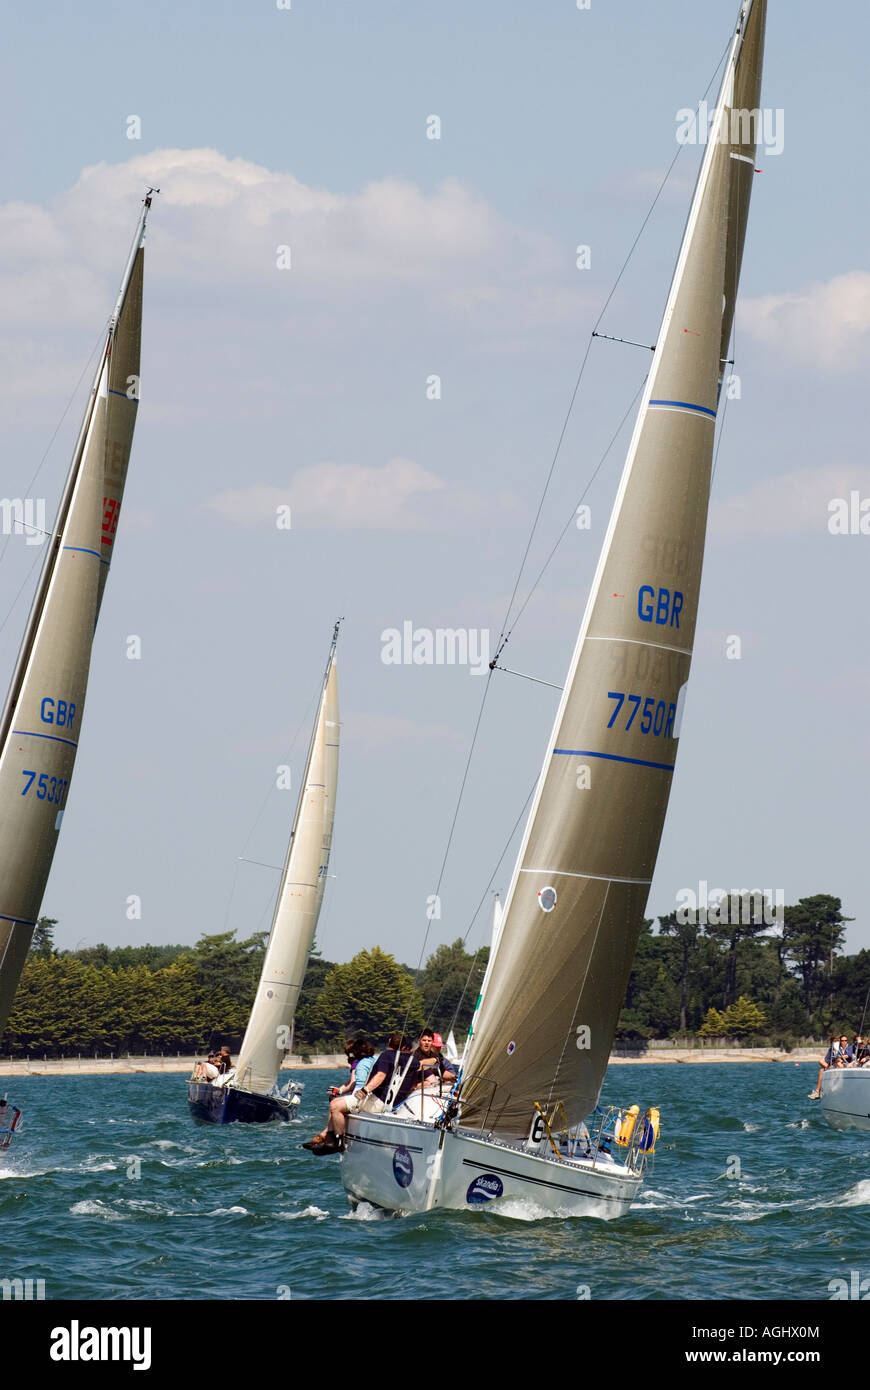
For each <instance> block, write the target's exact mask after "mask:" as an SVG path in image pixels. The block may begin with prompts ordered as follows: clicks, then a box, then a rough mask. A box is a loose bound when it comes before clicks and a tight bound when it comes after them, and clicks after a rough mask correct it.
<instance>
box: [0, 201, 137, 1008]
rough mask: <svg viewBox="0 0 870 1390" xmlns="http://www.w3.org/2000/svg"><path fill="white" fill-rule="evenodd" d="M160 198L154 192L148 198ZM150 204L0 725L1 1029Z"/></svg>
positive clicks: (36, 853) (98, 534) (62, 736)
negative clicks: (153, 194)
mask: <svg viewBox="0 0 870 1390" xmlns="http://www.w3.org/2000/svg"><path fill="white" fill-rule="evenodd" d="M151 192H153V190H151ZM151 192H149V195H148V196H147V197H146V199H145V202H144V206H143V209H142V213H141V215H140V218H139V223H138V226H137V228H136V235H135V237H134V239H133V246H132V249H131V252H130V257H129V259H128V262H127V266H126V268H125V271H124V275H123V278H122V281H121V289H120V292H119V294H118V298H117V301H116V303H115V309H114V312H113V314H112V318H111V320H110V323H109V327H108V330H107V336H106V341H105V346H104V348H103V350H102V352H101V356H100V362H99V365H98V368H97V374H96V378H95V380H94V384H93V387H92V389H91V394H90V397H89V398H88V404H87V409H86V411H85V417H84V421H83V423H82V427H81V430H80V432H79V437H78V441H77V444H76V448H75V451H74V453H73V459H72V465H71V467H70V471H69V474H68V476H67V480H66V485H65V488H64V492H63V496H62V498H61V503H60V507H59V510H58V515H57V520H56V522H55V525H54V528H53V531H52V534H51V536H50V537H49V538H48V541H47V542H46V544H47V553H46V556H45V559H44V562H43V567H42V571H41V573H40V578H39V583H38V585H37V590H36V596H35V598H34V601H33V605H32V607H31V611H30V616H29V619H28V624H27V629H26V631H25V635H24V640H23V642H22V645H21V650H20V652H19V655H18V661H17V664H16V667H15V671H14V673H13V676H12V681H11V683H10V687H9V693H8V695H7V698H6V704H5V706H4V709H3V714H2V718H0V1031H2V1029H3V1027H4V1026H5V1024H6V1019H7V1017H8V1015H9V1009H10V1006H11V1003H12V998H13V996H14V994H15V989H16V986H17V984H18V980H19V977H20V975H21V970H22V967H23V965H24V961H25V958H26V956H27V951H28V948H29V946H30V940H31V937H32V935H33V928H34V926H35V924H36V920H37V918H38V916H39V910H40V906H41V904H42V896H43V892H44V890H45V884H46V880H47V879H48V875H49V871H50V869H51V863H52V859H53V857H54V851H55V846H56V844H57V836H58V831H59V829H60V823H61V819H62V817H63V813H64V807H65V805H66V800H67V794H68V791H69V784H70V778H71V777H72V771H73V764H74V763H75V757H76V750H77V748H78V744H79V737H80V730H81V724H82V715H83V712H84V703H85V693H86V691H87V684H88V672H89V669H90V661H91V645H92V643H93V638H94V629H95V628H96V624H97V618H98V617H99V612H100V603H101V601H102V597H103V590H104V588H105V585H106V578H107V576H108V573H109V566H110V564H111V560H112V553H113V551H114V542H115V534H116V528H117V525H118V515H119V513H120V509H121V500H122V497H123V494H124V483H125V481H126V477H127V465H128V463H129V459H130V448H131V445H132V441H133V427H134V424H135V421H136V411H137V407H138V402H139V347H140V339H141V332H142V273H143V261H144V250H143V247H142V242H143V237H144V233H145V220H146V217H147V215H148V209H149V207H150V205H151Z"/></svg>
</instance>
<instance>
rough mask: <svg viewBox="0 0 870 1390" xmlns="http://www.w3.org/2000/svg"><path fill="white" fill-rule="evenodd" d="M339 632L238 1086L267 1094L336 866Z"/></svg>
mask: <svg viewBox="0 0 870 1390" xmlns="http://www.w3.org/2000/svg"><path fill="white" fill-rule="evenodd" d="M337 636H338V624H337V623H336V626H335V632H334V633H333V637H332V646H331V648H330V652H329V660H328V662H327V664H326V673H325V675H324V678H323V690H322V693H321V697H320V705H319V708H318V712H317V720H316V723H315V725H314V733H313V735H312V739H311V746H310V748H309V750H308V762H307V764H306V767H305V775H304V778H303V781H302V790H301V792H300V795H299V802H298V805H297V808H296V818H295V820H294V822H293V830H292V833H291V835H290V845H289V847H288V850H287V857H286V859H285V862H284V872H283V874H282V877H281V886H280V889H279V891H278V902H277V904H276V907H275V916H274V918H273V921H272V930H271V932H270V934H269V944H268V946H267V947H266V958H265V960H264V962H263V971H262V974H261V975H260V983H259V984H258V986H257V994H256V998H255V999H254V1007H253V1009H252V1010H251V1017H250V1019H249V1020H248V1027H247V1029H246V1031H245V1036H244V1038H243V1040H242V1046H241V1050H240V1052H239V1058H238V1062H237V1064H236V1076H235V1084H236V1086H239V1087H241V1088H243V1089H245V1090H248V1091H256V1092H257V1093H258V1094H260V1095H268V1093H269V1092H270V1091H271V1090H272V1088H273V1087H274V1085H275V1082H276V1081H277V1079H278V1072H279V1070H280V1067H281V1062H282V1059H283V1057H284V1053H285V1051H286V1050H287V1047H288V1045H289V1040H290V1033H291V1028H292V1025H293V1018H294V1015H295V1013H296V1001H297V1000H298V998H299V991H300V989H301V988H302V981H303V980H304V978H305V968H306V966H307V964H308V956H309V953H310V951H311V943H312V941H313V940H314V933H315V930H316V929H317V919H318V917H319V915H320V905H321V903H322V901H323V891H324V889H325V887H326V876H327V871H328V868H329V851H330V848H331V845H332V824H333V820H334V819H335V795H336V789H337V786H338V741H339V724H338V675H337V670H336V656H335V647H336V641H337Z"/></svg>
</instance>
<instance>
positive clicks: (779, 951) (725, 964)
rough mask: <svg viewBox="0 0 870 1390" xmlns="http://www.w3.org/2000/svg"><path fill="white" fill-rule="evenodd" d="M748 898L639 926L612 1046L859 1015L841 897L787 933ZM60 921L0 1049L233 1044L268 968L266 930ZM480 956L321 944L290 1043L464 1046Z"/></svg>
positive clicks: (762, 1031) (36, 951)
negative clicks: (341, 954) (176, 933)
mask: <svg viewBox="0 0 870 1390" xmlns="http://www.w3.org/2000/svg"><path fill="white" fill-rule="evenodd" d="M763 908H764V910H762V908H761V907H760V906H759V904H757V903H755V904H753V905H750V910H749V911H748V912H747V911H739V912H732V913H731V914H730V916H731V919H732V920H731V921H728V922H719V921H714V920H712V919H713V918H714V917H715V916H716V914H712V913H711V914H710V917H711V920H709V921H707V922H702V923H699V922H697V921H685V920H682V919H683V918H684V917H685V916H686V915H687V914H681V913H677V912H673V913H670V914H668V915H665V916H662V917H659V918H658V919H657V920H649V921H647V922H645V923H644V927H643V930H642V932H641V936H640V940H639V942H638V949H637V952H636V955H635V959H634V964H633V967H632V971H631V975H630V977H629V981H628V988H627V990H626V995H625V1002H624V1005H623V1009H622V1012H621V1015H620V1019H619V1024H618V1027H617V1041H618V1042H621V1043H623V1044H626V1045H632V1046H638V1045H643V1043H644V1042H645V1041H646V1040H647V1039H650V1038H669V1037H670V1038H673V1037H678V1036H691V1035H697V1036H701V1037H725V1038H732V1037H734V1038H746V1039H749V1040H751V1041H756V1042H760V1041H762V1040H763V1041H771V1042H775V1043H778V1044H781V1045H784V1046H791V1045H793V1044H794V1043H796V1042H798V1041H800V1040H802V1039H805V1038H818V1037H822V1036H826V1035H827V1034H829V1033H830V1032H831V1031H832V1030H833V1029H835V1028H836V1029H838V1030H839V1029H840V1028H843V1027H845V1028H855V1027H857V1026H858V1025H859V1023H860V1021H861V1019H862V1016H863V1011H864V1007H865V1003H866V1000H867V996H868V992H870V951H859V952H858V953H857V955H853V956H845V955H844V954H843V942H844V939H845V929H846V924H847V922H848V921H850V920H851V919H850V918H847V917H844V916H843V913H842V907H841V903H840V899H839V898H835V897H831V896H828V895H826V894H819V895H816V896H814V897H809V898H802V899H800V901H799V902H798V903H796V904H794V905H793V906H790V907H785V908H784V911H783V914H782V925H781V928H780V927H777V928H775V929H774V928H772V927H771V926H770V914H769V912H768V911H767V910H766V909H768V908H769V905H768V904H764V905H763ZM55 925H56V923H55V922H53V921H52V920H50V919H47V918H43V919H42V920H41V921H40V923H39V926H38V927H37V930H36V932H35V934H34V939H33V945H32V948H31V951H30V955H29V958H28V960H27V963H26V965H25V967H24V972H23V974H22V978H21V983H20V985H19V989H18V993H17V995H16V997H15V1004H14V1006H13V1010H12V1013H11V1015H10V1018H9V1023H8V1026H7V1029H6V1033H5V1035H4V1038H3V1043H2V1051H3V1053H4V1054H6V1055H8V1054H11V1055H12V1056H24V1055H27V1054H28V1053H34V1054H37V1055H41V1054H43V1053H46V1054H50V1055H55V1056H57V1055H76V1054H77V1053H79V1052H81V1053H87V1054H90V1053H93V1052H97V1053H104V1054H105V1053H109V1052H114V1053H126V1052H130V1053H133V1054H136V1053H154V1052H158V1053H159V1052H174V1051H182V1052H189V1051H201V1050H205V1049H207V1048H211V1047H213V1046H217V1045H218V1044H220V1043H227V1044H228V1045H229V1046H230V1047H231V1048H232V1049H237V1048H238V1046H239V1043H240V1042H241V1038H242V1035H243V1033H244V1030H245V1025H246V1023H247V1019H248V1014H249V1012H250V1008H251V1004H252V1002H253V998H254V992H255V989H256V985H257V981H258V979H259V976H260V970H261V968H262V964H263V957H264V952H265V945H266V938H267V934H266V933H265V932H263V933H258V934H257V935H255V936H251V937H248V938H246V939H244V940H237V939H236V935H235V933H234V932H221V933H217V934H214V935H203V936H202V937H200V939H199V941H197V943H196V945H194V946H187V945H173V946H152V945H146V946H115V947H109V946H106V945H98V946H91V947H85V948H83V949H82V950H77V951H58V950H56V949H55V947H54V940H53V935H54V927H55ZM488 956H489V952H488V950H487V949H486V948H484V949H481V950H480V951H478V952H477V953H476V954H472V953H471V952H469V951H467V950H466V949H465V945H464V943H463V942H462V941H461V940H457V941H454V942H453V943H452V945H443V946H439V947H438V948H437V950H436V951H434V952H433V954H432V955H431V956H430V957H429V958H428V960H427V961H426V963H425V965H424V966H423V968H422V969H420V970H415V969H413V968H411V967H410V966H407V965H402V964H401V963H400V962H398V961H396V960H395V958H394V957H393V956H391V955H390V954H389V953H387V952H386V951H383V950H382V949H381V948H380V947H379V946H374V947H371V948H370V949H367V950H364V951H360V952H358V954H357V955H355V956H354V957H353V959H352V960H350V961H347V962H344V963H339V962H334V961H327V960H324V959H323V958H322V957H321V956H320V955H319V953H318V952H317V951H316V950H315V951H314V953H313V954H312V956H311V959H310V961H309V964H308V971H307V974H306V977H305V982H304V985H303V988H302V992H301V994H300V997H299V1004H298V1007H297V1011H296V1025H295V1049H296V1051H302V1052H311V1051H321V1052H330V1051H334V1050H335V1049H336V1048H340V1047H341V1046H342V1045H343V1042H344V1039H345V1036H346V1034H347V1032H356V1031H358V1030H361V1031H362V1032H364V1033H366V1034H368V1035H370V1036H371V1037H372V1038H373V1039H374V1040H375V1041H380V1040H382V1039H383V1038H385V1037H386V1035H387V1034H388V1033H389V1032H390V1031H392V1029H394V1028H401V1027H403V1026H404V1027H405V1028H406V1029H408V1030H409V1031H414V1030H416V1029H418V1028H420V1027H422V1026H423V1024H424V1023H429V1024H431V1025H432V1026H434V1027H435V1028H437V1029H438V1030H439V1031H440V1032H442V1033H443V1034H444V1035H445V1036H446V1035H447V1033H448V1032H449V1031H450V1029H451V1028H452V1029H453V1030H454V1032H455V1034H456V1036H457V1038H458V1039H460V1041H461V1040H462V1039H463V1038H464V1036H465V1034H466V1032H467V1030H468V1026H469V1023H470V1020H471V1015H472V1012H473V1009H474V1005H475V1003H476V1000H477V996H478V993H479V991H480V985H481V982H482V980H483V975H484V972H485V969H486V963H487V960H488Z"/></svg>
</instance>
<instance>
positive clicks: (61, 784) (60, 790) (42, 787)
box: [21, 768, 69, 806]
mask: <svg viewBox="0 0 870 1390" xmlns="http://www.w3.org/2000/svg"><path fill="white" fill-rule="evenodd" d="M21 776H22V777H27V778H28V781H27V783H26V785H25V786H24V787H23V788H22V791H21V795H22V796H26V795H27V793H28V792H29V791H30V788H31V787H32V786H33V783H34V781H36V795H37V796H38V798H39V800H40V801H53V802H54V803H55V805H57V806H59V805H60V803H61V800H62V798H63V794H64V792H65V791H66V789H67V787H68V786H69V778H68V777H49V775H48V773H47V772H40V774H39V777H38V778H37V776H36V773H35V772H28V771H27V769H26V768H22V771H21Z"/></svg>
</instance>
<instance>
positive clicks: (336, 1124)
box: [302, 1038, 375, 1156]
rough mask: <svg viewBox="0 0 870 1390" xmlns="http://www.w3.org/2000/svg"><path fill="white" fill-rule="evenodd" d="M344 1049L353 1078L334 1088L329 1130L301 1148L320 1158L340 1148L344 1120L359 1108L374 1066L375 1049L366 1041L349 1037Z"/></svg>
mask: <svg viewBox="0 0 870 1390" xmlns="http://www.w3.org/2000/svg"><path fill="white" fill-rule="evenodd" d="M345 1047H346V1056H347V1061H348V1065H349V1067H350V1077H349V1079H348V1080H347V1081H346V1082H345V1083H344V1085H343V1086H339V1087H338V1088H337V1089H336V1088H333V1091H332V1093H331V1094H332V1099H331V1100H330V1102H329V1118H328V1119H327V1122H326V1128H325V1129H322V1130H321V1131H320V1133H319V1134H315V1136H314V1138H313V1139H310V1140H309V1141H308V1143H307V1144H303V1145H302V1147H303V1149H310V1151H311V1152H312V1153H315V1154H317V1155H318V1156H320V1155H322V1154H327V1153H337V1152H338V1151H339V1149H340V1148H341V1142H342V1139H343V1137H344V1131H345V1128H346V1125H347V1121H346V1119H345V1117H346V1116H347V1115H349V1114H352V1113H353V1111H354V1110H356V1109H357V1107H358V1106H359V1100H358V1098H357V1095H356V1092H357V1091H358V1090H359V1089H360V1088H361V1087H362V1086H363V1085H364V1084H365V1082H366V1081H368V1079H369V1076H370V1074H371V1070H372V1067H373V1066H374V1064H375V1049H374V1047H373V1046H372V1044H371V1043H370V1042H369V1041H368V1039H367V1038H348V1040H347V1043H346V1045H345Z"/></svg>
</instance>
